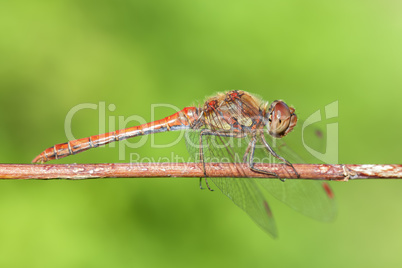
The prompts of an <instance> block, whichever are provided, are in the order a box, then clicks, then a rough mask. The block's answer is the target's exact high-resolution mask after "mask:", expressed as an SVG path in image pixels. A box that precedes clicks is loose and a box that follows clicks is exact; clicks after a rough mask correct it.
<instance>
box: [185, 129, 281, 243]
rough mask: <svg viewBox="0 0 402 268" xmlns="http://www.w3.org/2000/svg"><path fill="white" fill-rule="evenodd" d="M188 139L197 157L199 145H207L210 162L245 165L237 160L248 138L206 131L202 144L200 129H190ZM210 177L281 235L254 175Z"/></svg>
mask: <svg viewBox="0 0 402 268" xmlns="http://www.w3.org/2000/svg"><path fill="white" fill-rule="evenodd" d="M186 140H187V142H186V144H187V149H188V151H189V152H190V155H191V156H193V157H194V160H196V161H199V160H200V158H199V157H200V150H199V147H200V146H203V156H204V160H205V161H206V162H231V163H233V164H234V166H233V168H236V169H238V170H239V169H241V167H240V166H239V165H236V164H237V163H239V162H240V161H239V159H241V157H242V155H243V154H244V152H242V148H244V146H247V144H248V139H247V138H234V137H222V136H213V135H204V136H203V140H202V145H200V142H199V141H200V131H189V132H187V133H186ZM235 145H237V146H235ZM236 149H237V150H236ZM207 174H208V171H207ZM209 180H212V181H213V182H214V184H215V185H216V186H217V187H218V188H219V189H220V190H221V191H222V193H223V194H225V195H226V196H227V197H229V198H230V199H231V200H232V201H233V202H234V203H235V204H236V205H237V206H239V207H240V208H241V209H243V210H244V211H245V212H246V213H247V214H248V215H249V216H250V217H251V218H252V219H253V220H254V221H255V222H256V223H257V224H258V225H259V226H260V227H261V228H262V229H263V230H264V231H266V232H268V233H269V234H271V235H272V236H273V237H276V236H277V229H276V225H275V221H274V218H273V215H272V212H271V209H270V207H269V205H268V202H267V201H266V200H265V197H264V195H263V194H262V192H261V190H260V189H259V187H258V185H257V183H256V181H255V180H254V179H251V178H210V179H209Z"/></svg>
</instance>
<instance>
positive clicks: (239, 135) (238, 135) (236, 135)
mask: <svg viewBox="0 0 402 268" xmlns="http://www.w3.org/2000/svg"><path fill="white" fill-rule="evenodd" d="M206 135H210V136H221V137H233V138H244V137H245V136H246V134H245V133H222V132H215V131H211V130H209V129H203V130H201V133H200V161H201V162H202V168H203V171H204V176H205V184H206V185H207V188H208V190H210V191H213V189H211V188H210V187H209V184H208V180H207V177H208V175H207V171H206V168H205V158H204V150H203V140H202V137H203V136H206ZM248 150H250V149H248ZM200 179H201V178H200ZM200 188H201V189H202V187H201V180H200Z"/></svg>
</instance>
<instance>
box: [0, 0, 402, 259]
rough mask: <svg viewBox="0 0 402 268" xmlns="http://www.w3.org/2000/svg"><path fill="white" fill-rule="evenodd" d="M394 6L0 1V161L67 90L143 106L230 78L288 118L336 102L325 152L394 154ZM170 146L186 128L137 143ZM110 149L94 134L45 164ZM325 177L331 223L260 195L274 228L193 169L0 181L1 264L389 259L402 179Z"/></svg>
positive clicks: (56, 129)
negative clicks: (208, 186)
mask: <svg viewBox="0 0 402 268" xmlns="http://www.w3.org/2000/svg"><path fill="white" fill-rule="evenodd" d="M401 11H402V6H401V3H400V2H399V1H383V0H382V1H380V0H373V1H317V0H315V1H314V0H312V1H309V0H307V1H301V2H300V1H278V0H273V1H128V0H119V1H99V0H98V1H93V0H92V1H90V0H89V1H23V0H16V1H2V3H1V4H0V126H1V127H0V140H1V141H0V148H1V150H0V162H1V163H29V162H30V161H31V160H32V159H33V157H35V156H36V155H37V154H38V153H40V152H41V151H42V150H44V149H45V148H47V147H49V146H51V145H53V144H55V143H61V142H65V141H66V134H65V131H64V119H65V116H66V114H67V113H68V111H69V110H70V109H71V108H72V107H74V106H75V105H78V104H81V103H94V104H99V102H105V103H106V105H109V104H114V105H116V109H115V110H114V111H109V110H107V113H106V116H112V117H117V116H124V117H129V116H131V115H140V116H142V117H143V118H145V119H146V120H149V119H150V118H151V109H150V107H151V105H152V104H160V103H168V104H173V105H176V106H177V107H185V106H188V105H191V104H194V103H196V101H202V100H203V99H204V97H205V96H209V95H211V94H213V93H215V92H217V91H226V90H230V89H242V90H247V91H250V92H253V93H256V94H258V95H260V96H262V97H263V98H264V99H266V100H269V101H272V100H275V99H284V100H286V101H287V102H288V103H290V104H292V105H294V106H295V107H296V109H297V111H298V114H299V115H300V117H303V116H306V115H309V114H311V113H312V112H314V111H316V110H317V109H322V108H323V107H324V106H325V105H327V104H329V103H331V102H333V101H336V100H338V101H339V118H338V119H339V120H338V121H339V144H340V146H339V161H340V162H341V163H375V164H380V163H401V159H400V155H401V149H402V146H401V144H402V143H401V140H400V138H401V136H402V128H401V123H400V115H401V111H402V108H401V104H400V103H401V96H402V94H401V92H400V91H401V88H402V76H401V70H402V53H401V47H402V16H401ZM170 112H171V111H167V110H163V109H159V110H157V115H156V116H157V117H164V116H166V115H168V114H169V113H170ZM116 122H117V119H116ZM134 123H135V122H133V124H134ZM111 125H112V126H111V127H113V124H111ZM116 125H117V123H116ZM107 128H109V125H108V124H107ZM98 129H99V122H98V114H97V111H95V110H90V109H87V110H83V111H80V112H79V113H77V114H76V115H75V116H74V118H73V122H72V132H73V134H74V135H75V137H77V138H78V137H86V136H89V135H93V134H97V133H98ZM177 135H178V133H166V134H158V135H155V142H156V143H157V144H164V143H167V142H169V141H171V140H174V139H175V137H177ZM172 151H173V152H174V154H177V155H183V156H186V154H187V153H186V148H185V145H184V143H183V142H180V143H179V144H178V145H176V146H175V147H174V148H161V149H154V148H151V144H150V142H149V141H148V142H147V143H146V144H145V145H144V146H142V147H140V148H138V149H136V150H135V152H136V153H139V154H140V155H141V156H144V157H154V158H158V157H164V156H170V154H171V152H172ZM130 152H131V151H130V150H128V151H127V154H129V153H130ZM118 155H119V148H118V146H116V147H114V148H113V147H106V148H98V149H96V150H90V151H88V152H86V153H83V154H79V155H76V156H72V157H69V158H66V159H63V160H60V161H58V162H57V163H94V162H118V161H119V157H118ZM53 163H56V162H53ZM331 185H332V186H333V188H334V190H335V192H336V197H337V202H338V209H339V215H338V218H337V220H336V221H335V222H334V223H329V224H328V223H321V222H316V221H314V220H311V219H309V218H306V217H304V216H302V215H300V214H298V213H297V212H294V211H292V210H291V209H289V208H288V207H287V206H285V205H283V204H281V203H279V202H277V201H276V200H270V202H271V203H272V207H273V212H274V214H275V217H276V220H277V225H278V229H279V239H276V240H274V239H271V237H270V236H268V235H266V234H265V233H264V232H263V231H261V230H260V229H259V228H258V227H257V226H256V225H255V224H254V223H253V222H252V220H251V219H249V218H248V217H247V215H246V214H245V213H243V212H242V211H241V210H240V209H238V208H237V207H236V206H234V205H233V204H232V203H231V201H230V200H229V199H228V198H226V197H225V196H224V195H222V194H221V193H219V192H218V191H215V192H213V193H211V192H208V191H200V190H199V188H198V180H197V179H104V180H88V181H58V180H54V181H1V182H0V215H1V216H0V217H1V219H0V266H1V267H125V266H130V267H188V266H193V267H205V266H208V267H214V266H223V265H225V266H226V265H227V266H231V267H244V266H249V267H287V266H288V267H294V266H298V267H301V266H306V267H340V266H342V267H356V266H359V267H363V266H364V267H378V266H380V265H381V266H385V267H392V266H394V267H395V266H400V265H401V264H402V257H401V255H400V250H401V247H402V242H401V241H402V207H401V206H402V184H401V182H399V181H378V180H372V181H368V180H366V181H354V182H348V183H332V184H331Z"/></svg>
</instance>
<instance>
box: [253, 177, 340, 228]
mask: <svg viewBox="0 0 402 268" xmlns="http://www.w3.org/2000/svg"><path fill="white" fill-rule="evenodd" d="M258 182H259V184H260V185H261V186H262V187H263V188H264V189H265V190H267V191H268V192H269V193H270V194H271V195H273V196H274V197H275V198H277V199H278V200H280V201H282V202H283V203H285V204H287V205H289V206H290V207H291V208H293V209H294V210H296V211H298V212H300V213H302V214H304V215H306V216H309V217H311V218H313V219H316V220H319V221H332V220H334V218H335V216H336V203H335V199H334V196H333V193H332V190H331V188H330V186H329V184H328V183H327V182H319V181H301V180H287V181H284V182H282V181H280V180H275V179H274V180H258Z"/></svg>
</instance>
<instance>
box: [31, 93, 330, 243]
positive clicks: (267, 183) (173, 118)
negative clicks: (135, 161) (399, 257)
mask: <svg viewBox="0 0 402 268" xmlns="http://www.w3.org/2000/svg"><path fill="white" fill-rule="evenodd" d="M296 123H297V116H296V114H295V109H294V108H292V107H289V106H288V105H287V104H286V103H285V102H283V101H281V100H277V101H274V102H272V103H271V104H270V105H269V103H268V102H265V101H263V100H261V99H260V98H258V97H256V96H253V95H252V94H250V93H247V92H245V91H240V90H233V91H229V92H226V93H219V94H217V95H216V96H213V97H210V98H208V99H207V100H206V101H205V103H204V105H203V106H200V107H186V108H184V109H183V110H181V111H179V112H177V113H175V114H173V115H170V116H168V117H166V118H163V119H161V120H157V121H154V122H150V123H147V124H143V125H139V126H134V127H130V128H126V129H122V130H116V131H113V132H110V133H105V134H101V135H94V136H91V137H88V138H82V139H77V140H73V141H69V142H66V143H62V144H56V145H54V146H52V147H50V148H48V149H46V150H45V151H43V152H42V153H41V154H40V155H38V156H37V157H35V159H34V160H33V161H32V162H33V163H44V162H47V161H49V160H54V159H60V158H63V157H66V156H69V155H73V154H77V153H80V152H83V151H86V150H88V149H90V148H95V147H98V146H101V145H104V144H107V143H110V142H114V141H120V140H124V139H128V138H132V137H136V136H141V135H147V134H153V133H158V132H165V131H176V130H187V136H186V144H187V149H188V151H189V152H190V154H191V155H192V156H193V157H194V159H195V160H196V161H199V162H201V164H202V168H203V171H204V175H205V183H206V185H207V187H208V189H210V190H211V188H210V187H209V185H208V181H207V177H208V170H207V169H206V165H205V163H206V162H223V161H225V162H231V163H233V165H234V166H235V167H236V168H237V169H242V166H243V165H238V163H242V162H243V163H248V168H249V169H250V170H252V171H253V172H257V173H263V174H267V175H270V176H273V177H278V176H277V174H275V173H273V172H268V171H265V170H263V169H259V168H257V167H255V163H257V162H262V159H263V160H264V161H267V159H269V160H268V161H269V162H271V163H276V162H279V163H280V162H282V163H284V164H286V165H287V166H289V167H290V168H291V169H292V172H293V173H294V176H298V173H297V171H296V169H295V168H294V167H293V165H292V164H291V163H290V162H289V161H288V160H287V159H285V158H284V157H283V156H281V155H279V154H278V153H277V151H281V152H284V153H285V154H287V158H288V156H289V155H292V154H291V153H288V152H286V150H283V149H282V148H281V146H276V147H275V146H272V145H275V144H276V140H277V139H280V138H282V137H284V136H286V135H287V134H289V133H290V132H291V131H292V130H293V129H294V127H295V126H296ZM285 148H286V147H285ZM267 156H269V157H267ZM293 159H297V158H295V157H293ZM257 160H258V161H257ZM210 180H212V181H213V182H214V184H215V185H216V186H217V187H218V188H219V189H220V190H221V191H222V192H223V193H224V194H225V195H226V196H228V197H229V198H230V199H231V200H232V201H233V202H234V203H235V204H236V205H237V206H239V207H240V208H242V209H243V210H244V211H245V212H247V213H248V214H249V216H250V217H251V218H252V219H253V220H254V221H255V222H256V223H257V224H258V225H259V226H260V227H261V228H262V229H263V230H265V231H266V232H268V233H270V234H271V235H272V236H273V237H276V235H277V229H276V225H275V221H274V219H273V215H272V212H271V209H270V207H269V205H268V202H267V201H266V198H265V196H264V193H263V190H266V191H268V192H269V193H271V195H273V196H274V197H276V198H277V199H279V200H281V201H283V202H284V203H286V204H288V205H289V206H290V207H292V208H293V209H295V210H297V211H299V212H301V213H303V214H305V215H307V216H310V217H312V218H315V219H318V220H322V221H330V220H332V219H333V218H334V216H335V214H336V207H335V201H334V198H333V193H332V191H331V188H330V187H329V185H328V184H327V183H326V182H319V181H301V180H289V181H286V182H285V181H284V180H283V179H282V180H279V179H253V178H210ZM200 187H201V179H200ZM201 188H202V187H201Z"/></svg>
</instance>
